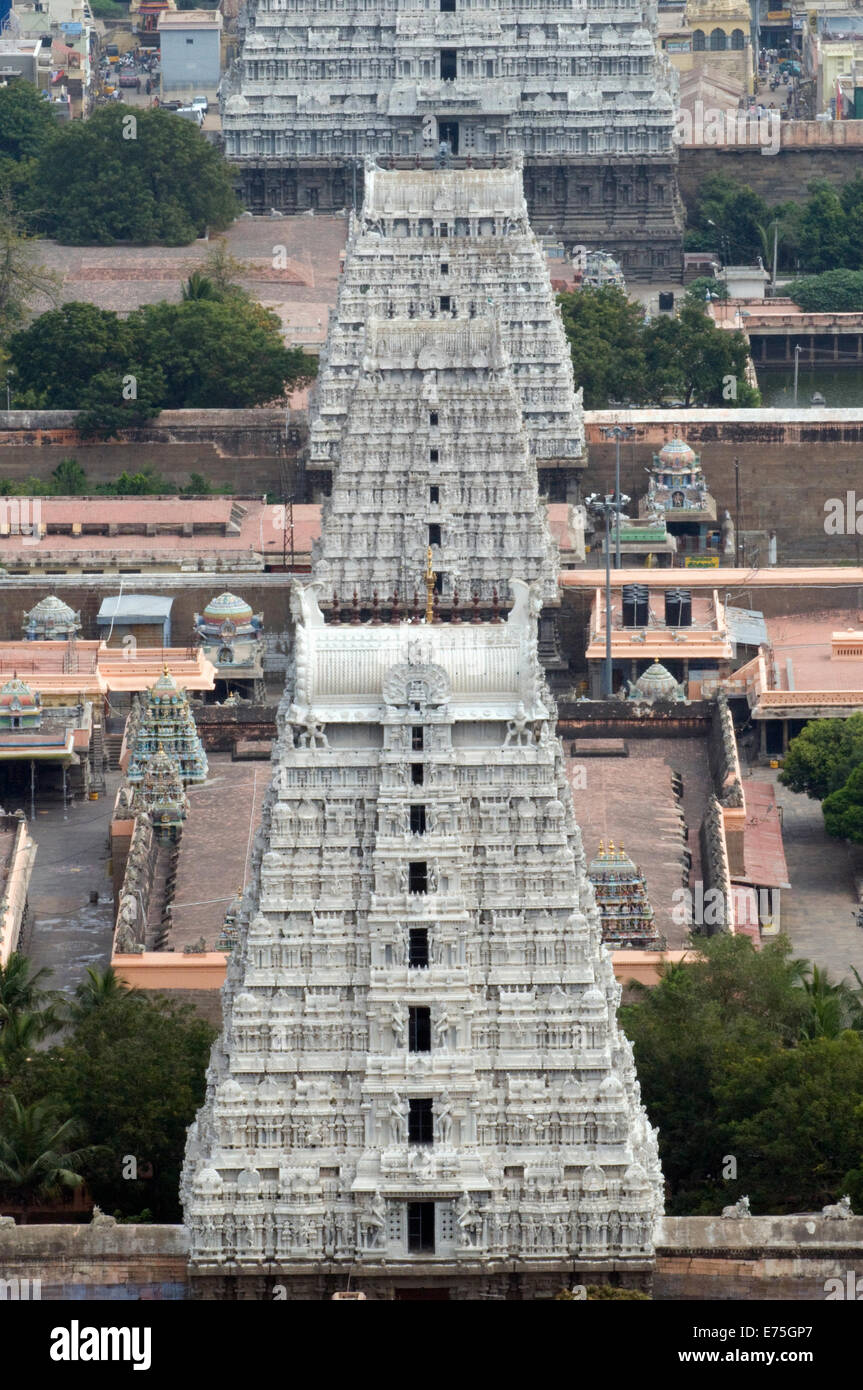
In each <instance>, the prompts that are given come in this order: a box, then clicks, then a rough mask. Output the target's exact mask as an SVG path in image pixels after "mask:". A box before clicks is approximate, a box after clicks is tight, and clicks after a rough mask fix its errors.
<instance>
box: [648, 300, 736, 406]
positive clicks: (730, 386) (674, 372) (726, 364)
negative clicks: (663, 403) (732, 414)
mask: <svg viewBox="0 0 863 1390" xmlns="http://www.w3.org/2000/svg"><path fill="white" fill-rule="evenodd" d="M705 309H706V303H701V302H697V301H688V302H684V304H683V306H682V308H681V309H680V312H679V314H678V315H677V317H676V318H673V319H672V318H667V317H665V316H661V317H660V318H657V319H655V320H654V321H653V322H652V323H650V324H649V325H648V326H647V328H646V329H645V333H644V340H645V355H646V359H647V365H648V372H649V375H650V378H651V381H652V388H653V394H654V395H655V396H659V397H661V396H663V395H666V394H668V393H669V392H673V393H675V394H680V395H681V396H682V397H683V400H684V402H685V404H686V405H693V404H695V405H717V406H723V405H724V406H726V407H733V406H751V405H755V404H757V403H758V401H759V399H760V398H759V396H758V392H757V391H755V389H754V388H753V387H752V386H750V385H749V383H748V382H747V380H746V365H747V357H748V351H749V350H748V347H747V343H746V339H745V338H744V336H743V334H742V333H738V332H729V331H728V330H727V329H725V328H719V327H718V326H717V325H716V323H715V322H714V321H713V319H712V318H710V316H709V315H708V314H707V313H706V312H705Z"/></svg>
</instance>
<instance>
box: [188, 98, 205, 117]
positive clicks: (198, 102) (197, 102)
mask: <svg viewBox="0 0 863 1390" xmlns="http://www.w3.org/2000/svg"><path fill="white" fill-rule="evenodd" d="M190 105H192V106H197V107H200V109H201V110H202V111H203V113H204V115H205V116H206V114H207V112H208V111H209V109H210V103H209V102H208V101H207V98H206V97H192V100H191V103H190Z"/></svg>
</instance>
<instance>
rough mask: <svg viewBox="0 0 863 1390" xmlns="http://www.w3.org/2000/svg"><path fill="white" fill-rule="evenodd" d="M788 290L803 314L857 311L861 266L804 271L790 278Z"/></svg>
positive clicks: (862, 306) (862, 308) (861, 297)
mask: <svg viewBox="0 0 863 1390" xmlns="http://www.w3.org/2000/svg"><path fill="white" fill-rule="evenodd" d="M861 225H863V223H861ZM789 294H790V296H791V298H792V299H793V300H794V303H795V304H796V305H797V306H798V308H800V309H802V310H803V311H804V312H805V313H807V314H853V313H861V312H863V270H826V271H825V272H824V274H823V275H806V276H804V277H802V278H801V279H799V280H795V281H794V284H793V285H791V286H790V288H789Z"/></svg>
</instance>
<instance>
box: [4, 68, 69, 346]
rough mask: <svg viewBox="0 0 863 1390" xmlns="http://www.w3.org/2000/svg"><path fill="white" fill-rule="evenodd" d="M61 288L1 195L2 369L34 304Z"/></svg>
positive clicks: (6, 198)
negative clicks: (8, 349) (14, 337)
mask: <svg viewBox="0 0 863 1390" xmlns="http://www.w3.org/2000/svg"><path fill="white" fill-rule="evenodd" d="M2 96H3V88H2V87H0V98H2ZM59 288H60V282H59V280H58V278H57V276H56V275H54V274H53V272H51V271H48V270H43V268H42V266H41V265H40V263H39V260H38V257H37V254H36V244H35V242H34V241H33V239H32V238H31V237H27V236H25V235H24V233H23V231H22V228H21V224H20V220H19V219H18V218H17V217H16V215H15V213H14V212H13V210H12V204H11V200H10V198H9V197H8V195H7V196H5V197H4V196H2V195H0V366H4V365H5V360H6V352H5V344H6V342H7V340H8V338H9V336H10V334H11V333H13V332H14V331H15V329H17V328H20V327H21V325H22V324H23V322H24V320H25V318H26V316H27V311H28V309H29V308H30V306H31V305H32V303H33V301H34V300H35V299H38V298H47V299H48V300H49V301H51V302H53V301H55V300H56V298H57V295H58V293H59Z"/></svg>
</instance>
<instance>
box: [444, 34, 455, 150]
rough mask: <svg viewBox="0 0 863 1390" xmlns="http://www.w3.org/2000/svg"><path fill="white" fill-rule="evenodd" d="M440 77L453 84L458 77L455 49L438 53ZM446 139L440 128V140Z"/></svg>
mask: <svg viewBox="0 0 863 1390" xmlns="http://www.w3.org/2000/svg"><path fill="white" fill-rule="evenodd" d="M440 76H441V81H442V82H454V81H455V79H456V77H457V76H458V50H457V49H455V48H442V49H441V51H440ZM447 138H448V137H447V136H446V135H444V134H443V128H441V139H442V140H446V139H447Z"/></svg>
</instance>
